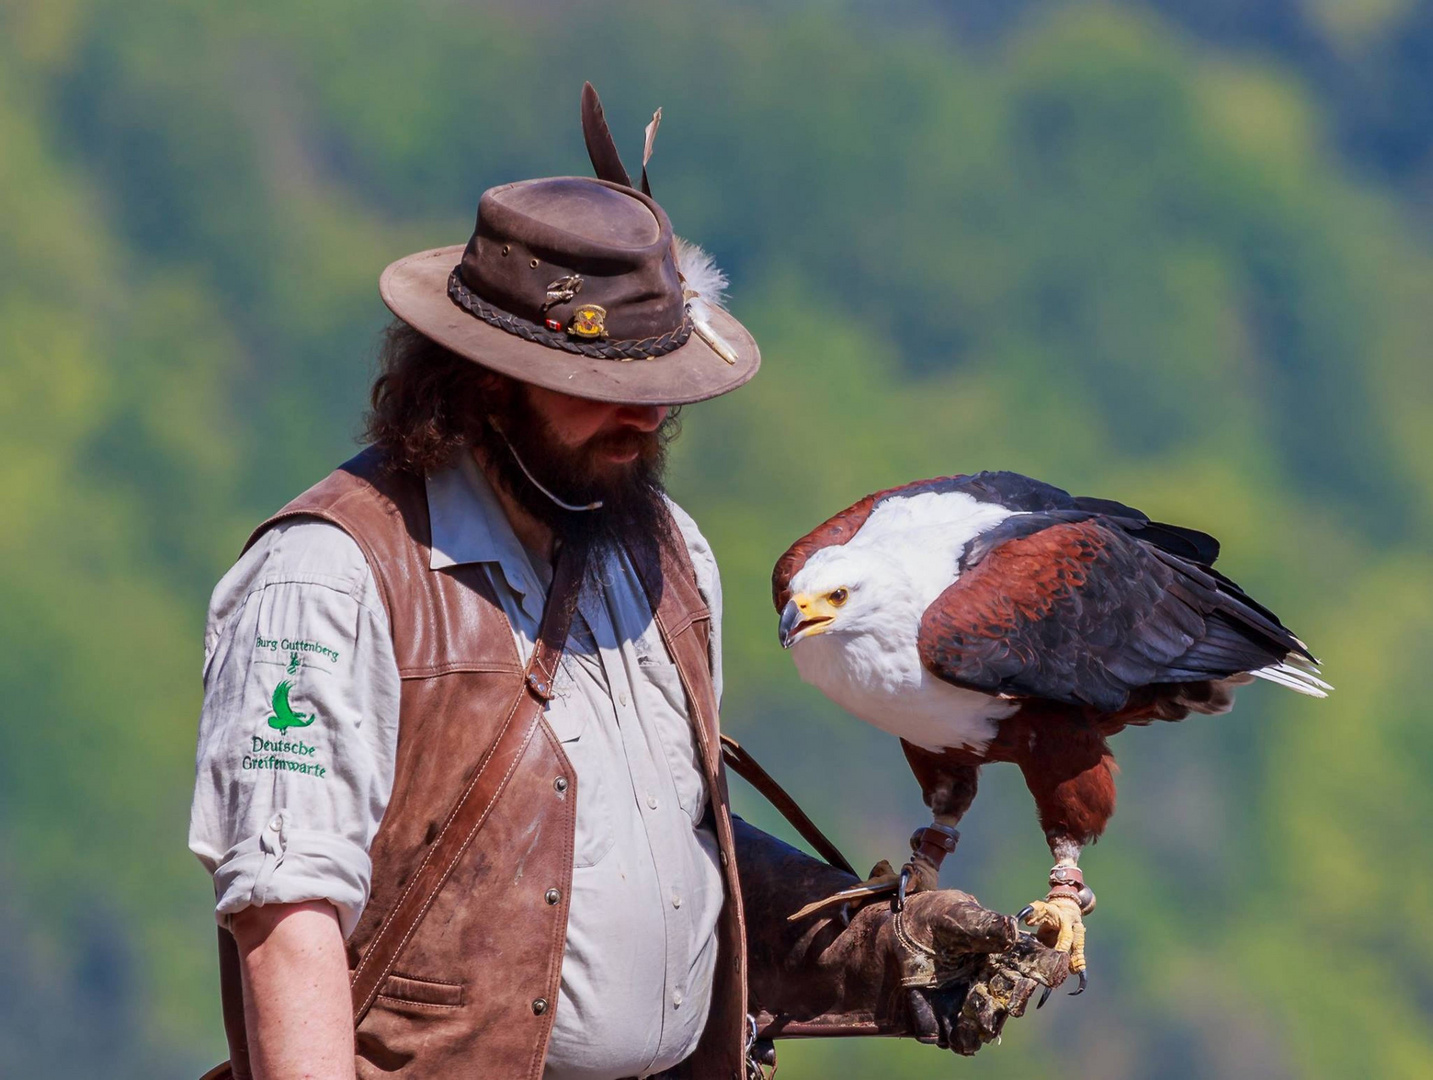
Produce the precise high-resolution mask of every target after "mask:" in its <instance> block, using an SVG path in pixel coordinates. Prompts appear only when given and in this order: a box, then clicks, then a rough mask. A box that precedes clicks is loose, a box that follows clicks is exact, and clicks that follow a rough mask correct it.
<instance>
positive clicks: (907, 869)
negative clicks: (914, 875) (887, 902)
mask: <svg viewBox="0 0 1433 1080" xmlns="http://www.w3.org/2000/svg"><path fill="white" fill-rule="evenodd" d="M910 883H911V866H910V863H907V864H906V865H905V866H903V867H901V880H900V882H899V883H898V884H897V885H896V910H897V911H904V910H905V906H906V889H908V888H909V887H910Z"/></svg>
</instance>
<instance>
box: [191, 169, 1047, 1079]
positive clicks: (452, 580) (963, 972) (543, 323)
mask: <svg viewBox="0 0 1433 1080" xmlns="http://www.w3.org/2000/svg"><path fill="white" fill-rule="evenodd" d="M596 160H597V155H596V154H594V161H596ZM622 179H623V180H625V176H624V177H623V178H622ZM679 254H680V256H681V258H682V265H679V263H678V256H679ZM717 285H718V276H717V275H715V274H713V273H711V272H710V267H709V264H707V263H705V261H704V257H702V256H701V255H700V253H699V252H696V251H695V250H694V249H690V248H688V247H686V246H684V245H682V244H681V242H679V241H677V242H674V238H673V235H672V230H671V225H670V223H669V222H668V219H667V217H666V215H665V213H664V212H663V211H662V210H661V208H660V207H659V206H658V205H657V204H656V203H655V202H654V201H653V200H652V199H651V198H650V197H649V196H647V195H645V194H643V193H641V192H638V191H636V190H633V189H632V188H631V187H630V186H629V185H627V184H625V183H622V182H616V181H602V180H583V179H575V178H558V179H544V180H532V181H525V182H522V183H517V184H510V185H506V186H503V187H499V188H495V189H492V190H490V191H488V192H486V193H485V194H484V195H483V196H482V199H481V202H480V204H479V209H478V220H477V227H476V229H475V232H474V234H473V237H472V239H471V240H470V241H469V242H468V244H467V246H466V247H465V248H444V249H439V250H436V251H428V252H422V253H420V254H417V255H413V256H409V257H408V258H405V259H402V260H400V261H399V262H397V263H395V264H393V265H392V266H390V267H389V268H388V270H387V271H386V272H385V273H384V275H383V278H382V281H381V291H382V294H383V298H384V300H385V301H386V303H387V304H388V306H389V307H390V308H391V309H392V310H393V312H394V313H395V314H396V316H397V317H398V320H399V321H398V322H396V323H395V324H394V327H393V328H392V329H391V330H390V332H389V334H388V337H387V340H386V345H385V349H384V353H383V368H382V372H381V374H380V375H379V378H378V380H377V383H376V384H375V387H374V390H373V410H372V413H371V416H370V423H369V437H370V440H371V444H372V445H371V446H370V447H369V448H368V449H367V450H365V451H364V452H363V453H362V454H360V455H359V456H358V457H356V458H354V459H353V460H352V461H350V462H349V463H347V464H346V465H344V466H343V467H342V468H340V469H339V470H338V471H337V472H335V473H334V474H333V475H331V476H330V477H329V478H328V479H327V480H325V481H323V482H322V483H321V484H319V485H318V486H316V487H315V488H313V489H311V490H310V491H309V492H307V493H305V494H304V495H301V496H300V497H299V498H298V499H296V500H295V501H294V502H292V503H290V504H289V506H288V507H286V508H285V509H284V510H283V511H281V512H280V513H279V514H278V515H277V516H276V517H274V518H272V519H270V521H268V522H266V523H264V524H263V525H262V526H260V528H259V529H258V530H257V531H256V532H255V533H254V535H253V537H252V538H251V540H250V543H249V546H248V547H247V549H246V551H245V553H244V555H243V557H242V558H241V559H240V560H239V562H238V563H237V564H236V565H235V566H234V568H233V569H232V570H231V571H230V572H229V573H228V574H227V575H226V576H225V578H224V579H223V581H221V582H220V584H219V586H218V588H217V589H216V591H215V594H214V598H213V601H212V603H211V608H210V613H209V622H208V628H207V631H206V642H205V697H204V709H203V715H202V718H201V724H200V736H199V751H198V769H197V771H198V781H197V784H196V790H195V797H194V806H193V814H192V821H191V833H190V845H191V847H192V849H193V850H194V851H195V852H196V854H198V855H199V857H200V858H201V860H202V861H203V862H204V863H205V865H206V867H207V868H208V869H209V870H210V871H211V872H212V873H213V875H214V883H215V893H216V896H217V900H218V903H217V907H216V911H217V915H218V919H219V922H220V926H221V928H222V929H221V935H220V937H221V969H222V971H223V974H224V977H225V984H226V986H225V989H226V994H225V1007H226V1008H225V1011H226V1026H227V1028H228V1033H229V1041H230V1049H231V1054H232V1059H233V1062H232V1070H233V1075H234V1076H237V1077H241V1078H243V1077H247V1076H249V1075H253V1076H255V1077H258V1078H260V1080H270V1078H279V1077H285V1078H286V1077H300V1076H302V1077H325V1078H327V1077H353V1076H355V1074H356V1075H358V1076H361V1077H369V1076H377V1075H380V1074H383V1075H387V1074H390V1073H398V1074H400V1075H402V1076H405V1077H439V1076H444V1077H446V1076H495V1077H509V1076H512V1077H537V1076H539V1075H542V1076H547V1077H552V1078H567V1077H572V1078H614V1077H628V1076H650V1075H656V1074H659V1073H661V1074H665V1075H671V1076H693V1077H717V1076H720V1077H723V1078H729V1077H735V1076H741V1075H746V1070H748V1069H750V1068H752V1067H753V1066H752V1064H751V1059H752V1058H753V1057H759V1056H761V1053H762V1043H761V1042H758V1041H756V1040H755V1038H754V1036H755V1030H754V1029H755V1028H761V1029H763V1032H762V1033H763V1035H765V1034H767V1033H774V1032H775V1031H776V1030H777V1029H780V1030H782V1031H785V1032H787V1033H790V1032H791V1031H793V1030H800V1031H803V1032H804V1033H807V1034H810V1033H814V1032H821V1031H829V1032H831V1033H836V1034H840V1033H852V1032H862V1031H868V1032H875V1031H876V1030H878V1029H879V1030H886V1031H892V1030H902V1031H906V1032H909V1033H911V1034H914V1035H917V1036H920V1037H924V1038H926V1039H928V1040H929V1041H939V1042H940V1043H941V1044H942V1045H953V1046H955V1048H956V1049H959V1050H961V1051H962V1052H967V1053H969V1052H973V1051H974V1050H975V1049H976V1048H977V1047H978V1046H979V1045H980V1043H981V1042H983V1041H985V1040H988V1039H990V1038H993V1037H994V1036H995V1035H996V1034H998V1032H999V1030H1000V1026H1001V1024H1002V1023H1003V1021H1004V1018H1005V1016H1006V1015H1007V1014H1010V1013H1013V1014H1016V1015H1018V1014H1019V1013H1020V1012H1021V1011H1023V1008H1024V1004H1025V1001H1026V1000H1027V999H1028V997H1029V994H1030V992H1031V991H1032V990H1033V989H1034V986H1035V982H1034V981H1033V979H1032V978H1031V976H1035V977H1038V978H1039V979H1040V980H1041V981H1044V982H1046V983H1047V984H1048V983H1051V982H1057V981H1058V980H1059V979H1060V978H1061V977H1062V976H1063V967H1062V966H1061V964H1062V961H1061V960H1060V958H1058V957H1057V956H1055V955H1054V954H1050V953H1048V952H1047V951H1045V950H1041V949H1040V948H1039V947H1038V946H1035V945H1033V944H1031V943H1030V942H1029V939H1028V938H1026V939H1017V935H1016V933H1015V929H1014V924H1013V921H1012V920H1010V919H1009V918H1008V917H1006V916H1003V915H997V914H995V913H993V912H987V911H985V910H984V909H982V908H980V907H978V906H977V905H976V904H975V903H974V902H973V901H972V900H971V899H970V898H969V897H966V896H965V895H964V894H961V893H955V892H930V893H924V894H918V895H916V896H914V897H912V898H911V899H910V900H909V901H908V902H907V904H906V906H905V908H904V910H903V911H901V912H899V913H896V912H893V910H892V909H891V908H890V907H888V906H885V905H879V906H871V907H868V908H865V909H862V910H860V911H858V912H856V913H855V915H854V916H850V917H849V920H847V918H837V917H833V916H831V915H829V914H827V915H814V916H811V917H808V918H806V919H804V920H799V921H796V922H791V921H788V918H787V916H788V915H790V914H791V913H793V912H795V911H797V910H798V909H800V908H801V907H802V906H803V905H804V904H806V903H807V902H808V901H811V900H813V899H817V898H819V897H822V896H825V895H829V894H830V893H832V892H833V891H835V890H837V889H840V888H842V887H844V886H846V885H849V884H850V883H851V881H852V880H853V879H852V877H851V875H849V874H845V873H843V872H842V871H839V870H836V869H834V868H832V867H830V866H827V865H826V864H824V863H820V862H817V861H816V860H814V859H810V858H808V857H806V856H804V855H801V854H800V853H798V852H796V851H795V850H794V849H792V848H789V847H787V846H786V845H784V844H781V843H780V842H779V841H776V840H774V839H773V838H771V837H769V836H766V835H765V834H762V833H760V832H758V831H756V830H754V829H751V828H750V827H749V826H746V825H745V824H744V823H743V822H741V821H740V820H739V819H734V818H732V816H731V815H730V812H729V809H728V803H727V793H726V785H725V776H724V773H723V770H722V760H721V752H720V747H719V743H718V729H717V701H718V699H719V696H720V689H721V666H720V664H721V646H720V641H721V637H720V618H721V589H720V584H719V578H718V575H717V568H716V563H715V561H714V559H713V557H712V554H711V551H710V549H709V548H708V546H707V544H706V542H705V540H703V538H702V536H701V533H700V532H699V531H698V529H697V527H696V525H695V524H694V523H693V522H692V520H691V519H690V518H689V517H688V516H687V515H686V514H685V513H684V512H682V511H681V510H680V509H679V508H678V507H677V506H676V505H675V504H674V503H672V502H671V501H670V500H668V499H667V497H666V495H665V494H664V492H663V489H662V486H661V477H662V462H663V456H664V450H665V446H666V444H667V443H668V442H669V441H670V439H671V438H673V437H674V436H675V434H676V426H675V425H676V410H675V406H677V405H679V404H682V403H689V402H694V401H698V400H703V399H706V398H711V397H715V396H716V395H718V394H722V393H725V392H727V391H729V390H732V389H735V388H736V387H738V386H740V385H742V384H743V383H744V382H746V381H747V380H748V379H750V378H751V377H752V376H753V375H754V374H755V372H756V370H757V367H758V364H759V354H758V351H757V348H756V345H755V342H754V341H753V340H752V339H751V337H750V335H749V334H748V333H747V332H746V331H745V329H744V328H743V327H742V326H741V325H740V324H739V323H738V322H737V321H736V320H735V319H734V318H732V317H731V316H730V315H729V314H727V313H726V312H725V311H724V310H723V309H722V308H721V306H720V302H719V301H720V297H719V296H718V295H716V293H717ZM230 934H232V937H230ZM991 953H1000V954H1001V956H999V957H998V958H995V959H987V954H991ZM355 1023H356V1024H357V1028H356V1036H355ZM803 1025H804V1027H803ZM767 1029H769V1031H768V1030H767ZM215 1075H224V1073H222V1072H219V1071H216V1073H215Z"/></svg>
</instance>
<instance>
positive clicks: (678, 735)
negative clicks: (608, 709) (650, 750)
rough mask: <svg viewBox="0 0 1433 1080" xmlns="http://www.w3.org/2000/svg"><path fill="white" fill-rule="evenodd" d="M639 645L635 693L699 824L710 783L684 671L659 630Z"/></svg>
mask: <svg viewBox="0 0 1433 1080" xmlns="http://www.w3.org/2000/svg"><path fill="white" fill-rule="evenodd" d="M636 644H637V670H638V673H639V675H640V678H639V680H638V682H637V685H636V686H635V687H634V688H633V690H634V693H636V694H638V695H639V698H640V707H641V711H642V714H643V715H644V716H647V717H649V718H650V720H651V728H654V729H655V730H656V733H657V739H658V741H659V742H660V743H661V744H662V753H663V756H664V757H665V758H666V761H667V767H668V769H669V770H670V772H671V775H672V785H673V787H675V788H676V791H677V801H678V802H679V803H680V804H681V806H682V809H683V810H685V811H686V812H687V815H688V816H689V817H690V818H691V819H692V824H693V825H697V824H699V823H700V822H701V820H702V818H703V817H704V816H705V815H706V808H707V783H706V778H705V777H704V776H703V774H702V758H701V744H700V743H699V742H698V741H697V732H696V727H695V725H694V724H693V723H692V720H691V717H690V715H689V714H688V711H687V694H686V691H685V690H684V689H682V676H681V673H680V672H679V671H677V665H676V664H674V663H673V662H672V659H671V657H670V656H669V655H668V654H667V649H666V646H665V645H664V644H663V643H662V640H661V637H660V635H658V634H656V633H655V630H654V632H653V634H651V635H644V636H643V638H642V639H640V640H639V641H638V642H637V643H636Z"/></svg>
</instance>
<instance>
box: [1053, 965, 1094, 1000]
mask: <svg viewBox="0 0 1433 1080" xmlns="http://www.w3.org/2000/svg"><path fill="white" fill-rule="evenodd" d="M1079 975H1080V985H1079V986H1078V987H1076V988H1075V989H1074V990H1071V991H1070V997H1079V996H1080V995H1081V994H1083V993H1084V992H1085V986H1086V984H1087V983H1088V982H1089V979H1088V978H1087V977H1086V975H1085V973H1084V972H1083V971H1081V972H1080V973H1079ZM1046 993H1049V991H1048V990H1047V991H1046Z"/></svg>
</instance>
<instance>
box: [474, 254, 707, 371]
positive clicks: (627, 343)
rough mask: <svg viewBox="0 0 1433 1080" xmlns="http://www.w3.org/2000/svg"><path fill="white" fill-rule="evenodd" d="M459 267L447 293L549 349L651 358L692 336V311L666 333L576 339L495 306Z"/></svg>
mask: <svg viewBox="0 0 1433 1080" xmlns="http://www.w3.org/2000/svg"><path fill="white" fill-rule="evenodd" d="M458 270H459V267H454V268H453V271H452V273H450V274H449V275H448V297H449V299H451V300H452V301H453V303H455V304H457V305H458V306H459V307H460V308H462V309H463V310H464V311H466V312H467V313H468V314H469V315H473V316H475V317H476V318H479V319H482V320H483V322H485V323H488V324H489V325H491V326H496V327H497V328H498V329H499V330H505V331H507V332H508V333H509V334H513V335H515V336H517V337H520V338H522V339H523V340H524V341H531V342H535V343H536V344H538V345H546V346H547V347H548V348H549V349H561V350H562V351H563V352H569V353H576V354H578V355H579V356H591V357H595V358H597V359H599V360H618V361H622V362H626V361H628V360H651V359H652V358H654V357H658V356H665V355H666V354H667V353H669V352H673V351H675V350H676V349H680V348H681V347H682V346H683V345H685V344H686V343H687V339H688V338H690V337H691V336H692V317H691V315H690V314H686V313H684V314H683V315H682V322H681V325H680V326H678V327H676V329H674V330H668V331H667V332H666V333H665V334H658V335H657V336H656V337H646V338H633V339H628V340H606V341H574V340H573V339H572V338H571V337H569V336H568V335H567V334H565V333H563V332H562V331H560V330H549V329H547V327H545V326H539V325H538V324H537V323H534V322H529V321H528V320H527V319H524V318H522V317H520V316H518V315H511V314H509V313H508V312H506V311H500V310H499V309H497V308H495V307H492V306H491V305H489V304H486V303H484V302H483V301H482V300H481V299H480V298H479V297H478V295H477V294H476V293H474V292H473V291H472V290H471V289H470V288H468V286H467V285H466V284H465V283H464V282H463V279H462V278H461V277H460V276H459V275H458Z"/></svg>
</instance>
